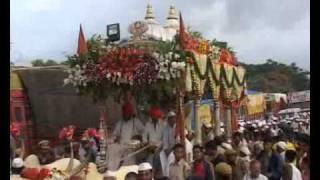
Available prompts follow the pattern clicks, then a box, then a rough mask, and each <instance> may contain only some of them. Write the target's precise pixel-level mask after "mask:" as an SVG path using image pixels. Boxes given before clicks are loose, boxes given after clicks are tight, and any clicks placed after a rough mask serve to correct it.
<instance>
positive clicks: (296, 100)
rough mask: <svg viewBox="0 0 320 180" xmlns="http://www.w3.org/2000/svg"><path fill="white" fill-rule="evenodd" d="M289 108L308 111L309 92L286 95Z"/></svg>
mask: <svg viewBox="0 0 320 180" xmlns="http://www.w3.org/2000/svg"><path fill="white" fill-rule="evenodd" d="M288 106H289V108H300V109H301V110H302V111H308V110H309V111H310V90H306V91H297V92H291V93H288Z"/></svg>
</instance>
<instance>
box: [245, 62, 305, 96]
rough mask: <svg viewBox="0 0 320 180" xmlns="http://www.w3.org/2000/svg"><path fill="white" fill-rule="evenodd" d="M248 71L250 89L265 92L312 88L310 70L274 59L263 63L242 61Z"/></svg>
mask: <svg viewBox="0 0 320 180" xmlns="http://www.w3.org/2000/svg"><path fill="white" fill-rule="evenodd" d="M240 65H241V66H243V67H244V68H245V69H246V72H247V77H248V79H247V84H248V88H249V89H254V90H258V91H263V92H283V93H284V92H288V91H301V90H308V89H309V88H310V79H309V78H308V74H309V72H308V71H304V70H303V69H301V68H299V67H297V66H296V64H295V63H292V64H290V65H286V64H283V63H279V62H277V61H275V60H272V59H267V60H266V62H265V63H263V64H245V63H240Z"/></svg>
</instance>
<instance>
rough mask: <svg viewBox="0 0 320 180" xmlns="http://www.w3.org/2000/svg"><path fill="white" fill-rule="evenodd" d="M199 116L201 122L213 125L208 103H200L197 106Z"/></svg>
mask: <svg viewBox="0 0 320 180" xmlns="http://www.w3.org/2000/svg"><path fill="white" fill-rule="evenodd" d="M199 117H200V121H201V124H207V123H210V124H212V125H213V122H212V114H211V106H210V104H202V105H200V107H199Z"/></svg>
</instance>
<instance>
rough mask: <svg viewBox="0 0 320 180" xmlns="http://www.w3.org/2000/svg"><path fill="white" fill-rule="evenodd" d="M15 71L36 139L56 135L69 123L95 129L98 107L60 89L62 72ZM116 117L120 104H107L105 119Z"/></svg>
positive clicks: (65, 88)
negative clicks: (27, 101) (20, 83)
mask: <svg viewBox="0 0 320 180" xmlns="http://www.w3.org/2000/svg"><path fill="white" fill-rule="evenodd" d="M16 72H17V73H18V74H19V76H20V79H21V80H22V83H23V85H24V87H25V92H26V94H27V96H28V98H29V102H30V105H31V111H32V113H33V114H32V119H33V122H34V124H35V125H36V126H35V127H34V128H35V131H36V132H37V134H36V136H39V137H52V136H57V135H58V132H59V130H60V128H61V127H63V126H66V125H70V124H73V125H75V126H77V127H80V128H88V127H98V126H99V116H100V113H99V108H98V106H97V105H95V104H94V103H93V102H92V100H91V98H88V97H82V96H79V95H78V94H77V93H76V90H75V89H74V88H72V87H64V86H63V79H64V78H66V76H67V73H66V72H64V70H63V69H24V70H17V71H16ZM111 110H112V113H111ZM119 114H120V105H117V104H116V103H114V102H113V101H112V102H108V106H107V117H108V118H110V119H108V120H110V121H114V120H115V119H118V118H119ZM110 121H109V122H110Z"/></svg>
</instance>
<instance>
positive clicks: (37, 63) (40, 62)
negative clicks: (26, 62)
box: [31, 59, 45, 67]
mask: <svg viewBox="0 0 320 180" xmlns="http://www.w3.org/2000/svg"><path fill="white" fill-rule="evenodd" d="M31 64H32V66H33V67H39V66H44V64H45V63H44V61H43V59H36V60H33V61H31Z"/></svg>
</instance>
